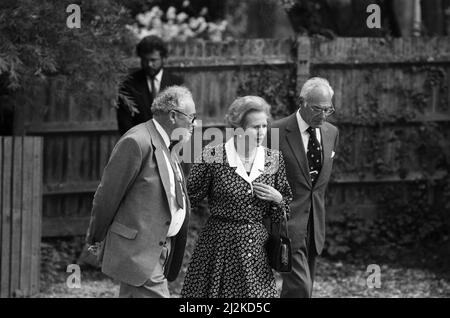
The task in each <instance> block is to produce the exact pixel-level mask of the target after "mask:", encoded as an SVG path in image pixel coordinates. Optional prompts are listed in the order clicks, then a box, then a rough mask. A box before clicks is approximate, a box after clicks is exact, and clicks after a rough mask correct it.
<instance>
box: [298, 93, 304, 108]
mask: <svg viewBox="0 0 450 318" xmlns="http://www.w3.org/2000/svg"><path fill="white" fill-rule="evenodd" d="M298 105H300V108H301V107H303V106H304V105H305V98H304V97H303V96H299V97H298Z"/></svg>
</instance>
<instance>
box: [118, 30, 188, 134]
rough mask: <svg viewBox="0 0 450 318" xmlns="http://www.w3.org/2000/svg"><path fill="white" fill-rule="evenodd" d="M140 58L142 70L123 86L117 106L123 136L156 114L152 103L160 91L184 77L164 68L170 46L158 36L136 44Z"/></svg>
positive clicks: (131, 75) (120, 130)
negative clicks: (153, 113)
mask: <svg viewBox="0 0 450 318" xmlns="http://www.w3.org/2000/svg"><path fill="white" fill-rule="evenodd" d="M136 54H137V56H139V58H140V59H141V69H140V70H139V71H136V72H134V73H132V74H130V75H129V76H128V77H127V79H126V80H125V81H124V83H122V85H121V87H120V93H121V94H122V95H124V96H126V97H127V99H128V103H127V101H126V100H124V98H123V97H119V100H118V105H117V106H118V107H117V123H118V126H119V132H120V134H121V135H123V134H124V133H126V132H127V130H129V129H130V128H131V127H133V126H136V125H138V124H140V123H143V122H146V121H147V120H149V119H151V118H152V117H153V115H152V111H151V105H152V103H153V100H154V98H155V96H156V95H157V94H158V92H160V91H162V90H163V89H164V88H166V87H168V86H172V85H181V84H182V82H183V80H182V79H181V78H180V77H178V76H176V75H174V74H171V73H170V72H169V71H167V70H165V69H164V63H165V62H166V59H167V47H166V45H165V43H164V42H163V41H162V40H161V39H160V38H159V37H157V36H154V35H150V36H147V37H145V38H143V39H142V40H141V41H140V42H139V43H138V45H137V46H136Z"/></svg>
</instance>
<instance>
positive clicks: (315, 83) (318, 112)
mask: <svg viewBox="0 0 450 318" xmlns="http://www.w3.org/2000/svg"><path fill="white" fill-rule="evenodd" d="M333 94H334V92H333V89H332V88H331V86H330V84H329V83H328V81H327V80H325V79H323V78H318V77H314V78H311V79H309V80H308V81H306V83H305V84H304V85H303V87H302V90H301V92H300V108H299V110H298V111H297V112H295V113H294V114H292V115H291V116H289V117H286V118H283V119H281V120H279V121H277V122H275V123H274V124H273V125H272V127H273V128H279V137H280V140H279V142H280V150H281V151H282V153H283V156H284V159H285V162H286V172H287V173H286V174H287V178H288V181H289V184H290V186H291V189H292V191H293V194H294V200H293V201H292V202H291V204H290V207H291V218H290V220H289V224H288V227H289V235H290V237H291V240H292V248H293V249H292V254H293V259H292V271H291V272H290V273H286V274H283V275H282V277H283V287H282V291H281V297H311V296H312V289H313V282H314V272H315V262H316V256H317V255H320V254H321V252H322V250H323V245H324V241H325V190H326V187H327V184H328V181H329V178H330V174H331V169H332V165H333V158H334V155H335V151H336V147H337V144H338V136H339V132H338V129H337V128H336V127H335V126H333V125H331V124H330V123H328V122H326V118H327V116H329V115H331V114H332V113H333V112H334V107H333V104H332V101H331V99H332V97H333Z"/></svg>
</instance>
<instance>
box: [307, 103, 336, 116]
mask: <svg viewBox="0 0 450 318" xmlns="http://www.w3.org/2000/svg"><path fill="white" fill-rule="evenodd" d="M308 106H309V108H311V110H312V111H313V112H315V113H320V112H322V113H324V115H325V116H327V117H328V116H330V115H332V114H334V112H335V111H336V109H335V108H334V106H333V104H331V106H330V107H325V108H324V107H319V106H316V105H308Z"/></svg>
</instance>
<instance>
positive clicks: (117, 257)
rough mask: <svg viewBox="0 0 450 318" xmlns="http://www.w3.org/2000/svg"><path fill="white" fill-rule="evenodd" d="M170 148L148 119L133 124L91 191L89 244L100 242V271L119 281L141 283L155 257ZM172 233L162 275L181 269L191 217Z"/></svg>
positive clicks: (164, 218)
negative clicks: (164, 270)
mask: <svg viewBox="0 0 450 318" xmlns="http://www.w3.org/2000/svg"><path fill="white" fill-rule="evenodd" d="M164 152H167V155H168V156H169V158H170V154H169V153H168V149H167V147H166V145H165V144H164V141H163V139H162V137H161V136H160V135H159V133H158V132H157V130H156V127H155V125H154V123H153V122H152V121H147V122H145V123H143V124H140V125H138V126H135V127H133V128H132V129H130V130H129V131H128V132H127V133H126V134H125V135H124V136H122V137H121V138H120V140H119V141H118V143H117V144H116V146H115V147H114V149H113V151H112V154H111V157H110V159H109V162H108V164H107V165H106V167H105V170H104V172H103V176H102V180H101V182H100V185H99V186H98V188H97V191H96V193H95V196H94V201H93V208H92V215H91V220H90V224H89V229H88V234H87V239H86V241H87V243H88V244H91V245H92V244H94V243H95V242H102V241H104V248H103V252H102V253H103V256H102V260H101V264H102V271H103V272H104V273H105V274H106V275H108V276H110V277H112V278H114V279H116V280H118V281H121V282H125V283H127V284H129V285H133V286H141V285H143V284H144V283H145V281H146V280H147V279H149V278H150V277H151V274H152V272H153V269H154V268H155V266H156V264H157V262H158V261H159V258H160V255H161V252H162V246H163V242H164V241H165V240H166V236H167V232H168V229H169V225H170V222H171V218H172V215H171V212H170V208H169V200H168V197H169V195H170V181H169V172H168V170H167V169H172V168H171V167H167V165H166V162H165V159H164ZM183 188H184V191H185V194H186V195H185V196H186V200H187V202H186V209H187V210H186V218H185V220H184V223H183V225H182V227H181V229H180V231H179V232H178V234H177V235H176V236H175V237H173V238H172V242H171V244H172V245H171V246H172V249H171V252H170V254H169V258H168V261H167V263H166V267H165V269H166V272H165V274H166V277H167V279H168V280H169V281H172V280H175V279H176V277H177V275H178V272H179V270H180V267H181V264H182V261H183V256H184V250H185V246H186V237H187V230H188V221H189V210H190V204H189V200H188V199H187V191H186V186H185V184H183Z"/></svg>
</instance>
